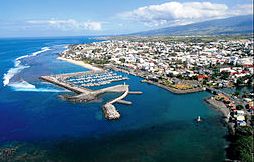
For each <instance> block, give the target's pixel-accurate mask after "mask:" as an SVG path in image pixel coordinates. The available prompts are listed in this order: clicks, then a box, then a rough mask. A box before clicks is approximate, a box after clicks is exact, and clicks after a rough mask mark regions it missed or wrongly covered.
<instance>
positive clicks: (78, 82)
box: [40, 71, 142, 120]
mask: <svg viewBox="0 0 254 162" xmlns="http://www.w3.org/2000/svg"><path fill="white" fill-rule="evenodd" d="M108 78H110V81H108V82H107V84H109V83H111V82H112V81H119V80H124V79H126V77H122V76H117V75H116V74H115V73H113V72H107V71H106V72H105V71H89V72H77V73H68V74H58V75H50V76H41V77H40V79H41V80H43V81H46V82H49V83H52V84H55V85H57V86H60V87H63V88H65V89H68V90H70V91H72V92H74V93H76V95H60V97H61V98H62V99H65V100H68V101H72V102H79V103H82V102H89V101H93V100H96V99H97V98H98V96H100V95H101V94H104V93H122V94H121V95H120V96H119V97H117V98H115V99H113V100H111V101H109V102H107V103H106V104H104V105H103V106H102V110H103V112H104V116H105V118H106V119H109V120H113V119H119V118H120V113H119V112H118V111H117V109H116V108H115V106H114V105H113V104H114V103H121V104H126V105H131V104H132V102H130V101H125V100H123V99H124V98H125V97H126V96H127V95H128V94H139V95H140V94H142V92H140V91H129V85H126V84H119V85H115V86H110V87H106V88H101V89H97V90H91V89H88V88H87V87H86V86H84V84H82V83H83V82H84V81H86V80H88V81H89V82H94V81H95V80H96V79H97V80H99V81H101V80H106V79H108ZM112 79H113V80H112ZM114 79H116V80H114ZM90 84H91V86H98V85H104V84H100V83H97V84H95V83H94V84H92V83H90Z"/></svg>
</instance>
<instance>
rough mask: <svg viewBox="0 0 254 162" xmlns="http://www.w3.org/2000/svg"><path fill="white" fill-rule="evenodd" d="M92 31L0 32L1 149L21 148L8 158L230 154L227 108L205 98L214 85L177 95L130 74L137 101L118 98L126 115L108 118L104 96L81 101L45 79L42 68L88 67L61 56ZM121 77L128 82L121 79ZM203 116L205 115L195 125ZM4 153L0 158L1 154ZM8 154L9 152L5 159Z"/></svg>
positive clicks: (63, 161) (184, 161)
mask: <svg viewBox="0 0 254 162" xmlns="http://www.w3.org/2000/svg"><path fill="white" fill-rule="evenodd" d="M95 41H97V40H95V39H93V38H87V37H66V38H47V39H46V38H12V39H11V38H10V39H0V67H1V68H0V78H1V82H0V94H1V96H0V151H1V149H4V148H12V147H15V148H16V152H15V153H14V155H12V156H11V157H8V158H7V161H8V160H10V161H25V160H27V161H53V162H55V161H59V162H69V161H70V162H79V161H80V162H86V161H94V162H97V161H98V162H107V161H109V162H114V161H115V162H121V161H136V162H139V161H141V162H142V161H143V162H157V161H158V162H159V161H165V162H189V161H193V162H219V161H223V160H224V159H225V147H226V145H227V141H226V139H225V136H226V134H227V130H226V128H225V127H224V125H223V123H222V122H221V115H220V114H219V113H218V112H217V111H215V110H214V109H213V108H211V107H210V106H209V105H207V104H206V103H205V102H204V98H205V97H208V96H209V95H210V94H209V93H207V92H201V93H195V94H187V95H175V94H172V93H170V92H168V91H166V90H164V89H161V88H158V87H156V86H153V85H149V84H146V83H141V82H140V81H141V78H139V77H135V76H132V75H127V74H122V75H126V76H128V77H129V78H130V79H129V80H127V81H125V82H126V83H127V84H129V85H130V90H138V91H142V92H143V94H142V95H128V96H127V98H126V100H128V101H131V102H132V103H133V104H132V105H121V104H117V105H116V108H117V109H118V110H119V112H120V113H121V118H120V120H117V121H107V120H105V119H104V117H103V113H102V110H101V106H102V104H103V103H104V102H106V101H107V100H108V99H109V98H112V97H113V96H115V95H117V94H105V95H103V96H101V99H100V100H99V101H96V102H93V103H86V104H84V103H83V104H74V103H71V102H68V101H63V100H61V99H60V98H59V97H58V96H59V95H60V94H66V93H71V92H68V91H66V90H65V89H62V88H59V87H56V86H54V85H51V84H49V83H45V82H42V81H41V80H39V79H38V78H39V76H41V75H49V74H59V73H65V72H77V71H86V69H84V68H82V67H79V66H76V65H72V64H70V63H66V62H63V61H61V60H58V59H57V56H58V53H59V52H61V51H63V50H65V49H66V46H67V45H68V44H77V43H91V42H95ZM119 83H121V82H119ZM199 115H200V116H201V117H202V118H203V119H204V121H203V122H202V123H200V124H198V125H197V124H196V123H195V122H194V119H195V118H196V117H197V116H199ZM0 160H1V157H0ZM5 160H6V159H5Z"/></svg>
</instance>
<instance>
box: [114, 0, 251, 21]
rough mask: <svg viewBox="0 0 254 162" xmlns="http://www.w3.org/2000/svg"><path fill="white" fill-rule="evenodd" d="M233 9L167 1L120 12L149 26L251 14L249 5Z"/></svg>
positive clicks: (219, 5) (211, 4) (127, 17)
mask: <svg viewBox="0 0 254 162" xmlns="http://www.w3.org/2000/svg"><path fill="white" fill-rule="evenodd" d="M234 10H235V11H232V9H230V8H229V7H228V6H227V5H225V4H217V3H211V2H184V3H180V2H166V3H163V4H159V5H150V6H144V7H140V8H137V9H135V10H133V11H128V12H123V13H120V14H119V15H118V16H120V17H121V18H123V19H126V20H132V21H137V22H143V23H144V24H145V25H148V26H162V25H181V24H182V25H183V24H188V23H193V22H198V21H203V20H209V19H215V18H223V17H229V16H235V15H243V14H249V13H251V12H252V8H250V6H249V5H245V6H243V5H242V6H238V7H236V8H235V9H234Z"/></svg>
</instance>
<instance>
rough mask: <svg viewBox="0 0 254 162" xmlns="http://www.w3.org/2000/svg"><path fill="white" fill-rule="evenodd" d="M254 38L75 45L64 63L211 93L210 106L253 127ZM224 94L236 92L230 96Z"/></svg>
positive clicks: (125, 40) (176, 88)
mask: <svg viewBox="0 0 254 162" xmlns="http://www.w3.org/2000/svg"><path fill="white" fill-rule="evenodd" d="M253 44H254V43H253V38H252V37H239V38H237V37H233V38H225V39H223V37H222V38H221V37H218V38H217V37H215V38H209V37H200V38H198V37H196V38H192V37H179V38H178V37H173V38H149V37H148V38H120V39H117V38H114V39H112V40H109V41H102V42H95V43H91V44H78V45H71V46H69V49H67V50H66V51H64V52H62V53H61V54H60V57H62V58H66V59H71V60H77V61H83V62H84V63H88V64H92V65H93V66H96V67H101V68H105V69H108V68H110V69H113V70H116V71H117V70H118V71H123V72H126V73H130V74H133V75H137V76H140V77H142V78H144V80H143V82H146V83H150V84H155V85H157V86H160V87H162V88H165V89H167V90H169V91H171V92H173V93H177V94H185V93H193V92H199V91H203V90H209V91H210V92H211V93H212V94H213V95H214V96H212V97H210V98H208V99H206V101H207V102H209V103H210V104H212V105H213V106H215V107H217V108H218V109H219V110H220V111H221V112H223V114H224V116H225V117H226V120H227V121H228V122H229V121H230V122H231V126H232V130H233V132H234V128H235V127H237V126H246V125H250V124H253V112H254V105H253V97H254V94H253V91H251V90H252V88H249V91H248V92H240V91H239V90H237V89H238V88H239V87H253V69H254V65H253ZM222 88H235V89H236V90H235V92H233V93H231V94H230V93H228V92H225V91H223V90H220V89H222Z"/></svg>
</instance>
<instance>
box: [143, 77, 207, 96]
mask: <svg viewBox="0 0 254 162" xmlns="http://www.w3.org/2000/svg"><path fill="white" fill-rule="evenodd" d="M142 82H144V83H148V84H153V85H155V86H158V87H160V88H163V89H165V90H168V91H170V92H172V93H174V94H189V93H195V92H202V91H204V89H203V88H192V89H187V90H180V89H175V88H172V87H168V86H165V85H162V84H160V83H155V82H153V81H148V80H144V81H142Z"/></svg>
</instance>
